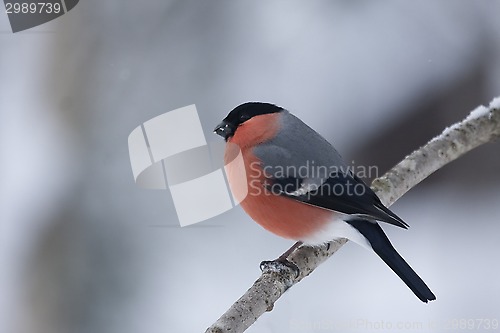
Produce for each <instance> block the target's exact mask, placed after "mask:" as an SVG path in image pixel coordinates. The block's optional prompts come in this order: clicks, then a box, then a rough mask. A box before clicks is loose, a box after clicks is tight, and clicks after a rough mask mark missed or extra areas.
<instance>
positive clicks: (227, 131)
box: [214, 120, 235, 141]
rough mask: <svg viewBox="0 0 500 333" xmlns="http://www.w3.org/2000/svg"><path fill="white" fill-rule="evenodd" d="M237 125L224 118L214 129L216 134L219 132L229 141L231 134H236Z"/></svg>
mask: <svg viewBox="0 0 500 333" xmlns="http://www.w3.org/2000/svg"><path fill="white" fill-rule="evenodd" d="M234 130H235V127H234V126H233V125H232V124H230V123H229V122H227V121H225V120H223V121H222V123H220V124H219V125H217V127H216V128H215V129H214V133H215V134H219V135H220V136H222V137H223V138H224V140H226V141H227V139H229V138H230V137H231V136H233V134H234Z"/></svg>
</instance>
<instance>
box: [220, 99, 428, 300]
mask: <svg viewBox="0 0 500 333" xmlns="http://www.w3.org/2000/svg"><path fill="white" fill-rule="evenodd" d="M214 132H215V133H216V134H219V135H221V136H222V137H223V138H224V139H225V140H226V142H227V144H226V150H225V156H224V159H225V164H226V171H227V175H228V181H229V185H230V187H231V190H232V192H233V193H242V192H241V191H242V189H246V190H247V192H245V193H247V194H246V196H245V197H244V199H243V200H242V201H241V202H240V204H241V206H242V207H243V209H244V210H245V211H246V212H247V214H248V215H250V217H251V218H252V219H254V220H255V221H256V222H257V223H258V224H260V225H261V226H262V227H264V228H265V229H267V230H269V231H270V232H272V233H274V234H276V235H279V236H281V237H285V238H288V239H293V240H296V241H298V242H302V243H304V244H308V245H318V244H322V243H325V242H328V241H331V240H334V239H338V238H347V239H349V240H351V241H354V242H355V243H358V244H360V245H362V246H364V247H366V248H370V249H373V251H375V253H377V254H378V255H379V256H380V258H382V260H383V261H384V262H385V263H386V264H387V265H389V267H390V268H391V269H392V270H393V271H394V272H395V273H396V274H397V275H398V276H399V277H400V278H401V279H402V280H403V281H404V282H405V283H406V285H407V286H408V287H409V288H410V289H411V290H412V291H413V293H415V295H416V296H417V297H418V298H419V299H420V300H421V301H423V302H427V301H431V300H434V299H436V297H435V296H434V294H433V293H432V291H431V290H430V289H429V288H428V287H427V285H426V284H425V283H424V281H422V279H421V278H420V277H419V276H418V275H417V273H415V271H414V270H413V269H412V268H411V267H410V266H409V265H408V264H407V263H406V261H405V260H404V259H403V258H402V257H401V256H400V255H399V254H398V252H396V250H395V249H394V247H393V246H392V244H391V242H390V241H389V239H388V238H387V236H386V235H385V233H384V232H383V230H382V228H381V227H380V225H379V224H378V223H377V221H382V222H386V223H390V224H393V225H396V226H398V227H402V228H405V229H406V228H407V227H408V225H407V224H406V223H405V222H404V221H403V220H402V219H401V218H399V217H398V216H397V215H396V214H394V213H393V212H392V211H390V210H389V209H388V208H386V207H385V206H384V205H383V204H382V203H381V202H380V199H379V198H378V197H377V195H376V194H375V193H374V192H373V191H372V190H371V189H370V187H368V186H367V185H366V184H365V183H364V182H363V181H362V180H361V179H359V178H358V177H356V175H355V174H353V173H352V171H351V170H350V169H349V168H348V167H347V165H346V163H345V162H344V161H343V160H342V158H341V157H340V155H339V153H338V152H337V151H336V150H335V148H333V146H332V145H331V144H330V143H329V142H328V141H326V140H325V139H324V138H323V137H322V136H321V135H319V134H318V133H316V132H315V131H314V130H313V129H311V128H310V127H309V126H307V125H306V124H304V123H303V122H302V121H301V120H300V119H298V118H297V117H295V116H294V115H292V114H291V113H290V112H288V111H287V110H285V109H284V108H281V107H279V106H276V105H273V104H269V103H259V102H249V103H244V104H242V105H239V106H238V107H236V108H235V109H233V110H232V111H231V112H230V113H229V114H228V116H227V117H226V118H224V120H223V121H222V123H221V124H219V125H218V126H217V127H216V128H215V131H214ZM237 154H241V155H240V156H242V158H243V165H244V168H245V173H246V175H245V176H244V177H243V181H242V178H241V177H239V176H238V174H241V172H239V170H235V168H237V164H235V163H231V161H232V160H233V159H234V157H235V155H237ZM240 171H241V170H240ZM245 178H246V181H245ZM298 244H300V243H298Z"/></svg>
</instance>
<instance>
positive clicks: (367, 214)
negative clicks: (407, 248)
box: [272, 172, 409, 229]
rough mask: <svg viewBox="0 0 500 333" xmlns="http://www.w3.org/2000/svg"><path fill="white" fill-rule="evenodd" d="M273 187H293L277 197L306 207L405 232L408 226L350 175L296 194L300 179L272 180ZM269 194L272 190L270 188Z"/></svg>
mask: <svg viewBox="0 0 500 333" xmlns="http://www.w3.org/2000/svg"><path fill="white" fill-rule="evenodd" d="M272 182H273V185H278V188H279V186H280V185H287V187H286V188H287V189H289V188H290V184H295V186H294V190H293V191H289V190H287V191H285V190H283V191H278V193H279V195H283V196H286V197H288V198H290V199H293V200H297V201H300V202H303V203H306V204H309V205H313V206H317V207H321V208H325V209H329V210H333V211H337V212H340V213H344V214H349V215H355V216H357V217H362V218H365V219H369V220H370V219H371V220H377V221H382V222H386V223H390V224H393V225H395V226H398V227H401V228H404V229H407V228H408V227H409V225H408V224H406V223H405V222H404V221H403V220H402V219H401V218H400V217H399V216H397V215H396V214H394V213H393V212H392V211H390V210H389V209H388V208H387V207H385V206H384V205H383V204H382V203H381V202H380V199H379V198H378V197H377V195H376V194H375V192H373V191H372V189H371V188H370V187H369V186H367V185H366V184H365V183H364V182H363V181H362V180H361V179H359V178H358V177H356V176H355V175H351V174H350V173H344V172H339V173H335V174H330V177H329V178H328V179H326V180H325V181H324V182H323V183H322V184H321V185H320V186H319V187H318V186H316V188H314V189H309V190H304V191H300V186H301V185H302V184H304V179H298V178H294V179H290V177H288V178H287V179H286V180H285V179H272ZM273 193H276V187H274V186H273Z"/></svg>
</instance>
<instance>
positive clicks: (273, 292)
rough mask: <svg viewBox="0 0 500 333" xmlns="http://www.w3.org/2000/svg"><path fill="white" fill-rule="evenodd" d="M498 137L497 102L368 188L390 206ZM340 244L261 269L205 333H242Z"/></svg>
mask: <svg viewBox="0 0 500 333" xmlns="http://www.w3.org/2000/svg"><path fill="white" fill-rule="evenodd" d="M499 137H500V97H497V98H495V99H494V100H493V101H492V102H491V103H490V105H489V107H484V106H479V107H478V108H476V109H475V110H473V111H472V112H471V113H470V114H469V116H468V117H467V118H465V119H464V120H463V121H461V122H459V123H456V124H454V125H453V126H451V127H448V128H446V129H445V130H444V131H443V133H441V134H440V135H439V136H437V137H435V138H434V139H432V140H431V141H429V142H428V143H427V144H426V145H425V146H423V147H421V148H419V149H418V150H416V151H414V152H413V153H411V154H410V155H408V156H407V157H405V159H403V160H402V161H401V162H400V163H399V164H397V165H396V166H395V167H393V168H392V169H391V170H389V171H388V172H387V173H386V174H385V175H383V176H382V177H380V178H377V179H375V180H374V181H373V182H372V189H373V190H374V191H375V192H376V193H377V195H378V196H379V197H380V200H381V201H382V203H384V205H386V206H390V205H392V204H393V203H394V202H395V201H396V200H397V199H399V198H400V197H401V196H403V195H404V194H405V193H406V192H407V191H408V190H410V189H411V188H413V187H414V186H415V185H417V184H418V183H420V182H421V181H422V180H424V179H425V178H426V177H428V176H429V175H430V174H432V173H433V172H434V171H436V170H438V169H440V168H441V167H443V166H444V165H446V164H447V163H449V162H451V161H453V160H455V159H457V158H458V157H460V156H462V155H464V154H465V153H467V152H468V151H470V150H472V149H474V148H476V147H478V146H480V145H482V144H484V143H486V142H491V141H493V140H495V139H497V138H499ZM346 242H347V240H346V239H340V240H338V241H333V242H330V243H329V244H328V246H321V247H309V246H302V247H300V248H298V249H297V250H295V252H293V253H292V254H291V255H290V256H289V257H288V259H289V261H291V262H293V263H294V264H295V265H297V267H298V268H299V270H300V273H299V275H298V276H295V272H294V271H293V270H292V269H290V268H287V267H286V266H283V265H275V266H273V265H267V266H266V267H263V271H262V275H261V276H260V278H259V279H257V281H255V283H254V284H253V286H252V287H250V289H248V291H247V292H246V293H245V294H244V295H243V296H242V297H240V299H238V300H237V301H236V302H235V303H234V304H233V305H232V306H231V307H230V308H229V310H227V311H226V313H224V314H223V315H222V316H221V317H220V318H219V319H218V320H217V321H216V322H215V323H214V324H213V325H212V326H211V327H209V328H208V329H207V330H206V333H222V332H231V333H239V332H243V331H245V330H246V329H247V328H248V327H250V325H252V324H253V323H254V322H255V321H256V320H257V318H259V317H260V316H261V315H262V314H263V313H264V312H266V311H271V310H272V308H273V306H274V303H275V302H276V301H277V300H278V299H279V298H280V297H281V295H283V293H284V292H285V291H286V290H287V289H288V288H290V287H292V286H293V285H294V284H296V283H298V282H299V281H301V280H302V279H303V278H305V277H306V276H308V275H309V274H310V273H311V272H312V271H313V270H314V269H316V267H318V266H319V265H320V264H321V263H322V262H323V261H325V260H326V259H328V258H329V257H330V256H331V255H333V254H334V253H335V252H337V250H338V249H340V248H341V247H342V246H343V245H344V244H345V243H346Z"/></svg>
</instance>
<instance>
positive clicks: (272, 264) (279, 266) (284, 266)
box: [260, 257, 300, 279]
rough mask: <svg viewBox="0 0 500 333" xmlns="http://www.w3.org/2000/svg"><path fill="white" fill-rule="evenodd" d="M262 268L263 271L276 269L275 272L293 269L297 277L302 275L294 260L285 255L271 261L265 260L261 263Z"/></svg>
mask: <svg viewBox="0 0 500 333" xmlns="http://www.w3.org/2000/svg"><path fill="white" fill-rule="evenodd" d="M260 270H261V271H262V272H264V271H275V272H281V271H291V272H292V273H293V274H294V276H295V279H296V278H298V277H299V275H300V269H299V267H297V265H295V264H294V263H293V262H291V261H289V260H288V259H287V258H284V257H279V258H278V259H275V260H270V261H263V262H261V263H260Z"/></svg>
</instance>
